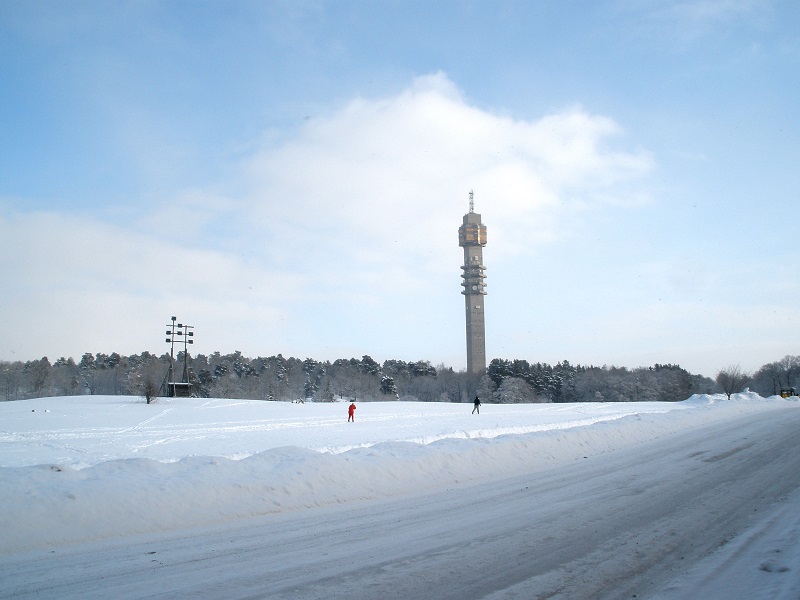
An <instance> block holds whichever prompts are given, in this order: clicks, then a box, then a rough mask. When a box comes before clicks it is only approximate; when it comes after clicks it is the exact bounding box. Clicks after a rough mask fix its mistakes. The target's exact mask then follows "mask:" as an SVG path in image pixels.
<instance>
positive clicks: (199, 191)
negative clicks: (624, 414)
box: [0, 0, 800, 376]
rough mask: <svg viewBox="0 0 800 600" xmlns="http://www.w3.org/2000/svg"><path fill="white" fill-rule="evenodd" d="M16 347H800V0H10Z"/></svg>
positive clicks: (558, 355) (4, 175)
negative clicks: (480, 287) (475, 289)
mask: <svg viewBox="0 0 800 600" xmlns="http://www.w3.org/2000/svg"><path fill="white" fill-rule="evenodd" d="M0 57H2V58H0V95H2V102H1V103H0V126H2V133H3V134H2V136H0V157H1V158H2V160H0V277H2V281H3V288H4V293H3V294H2V296H0V331H1V332H2V336H0V339H1V340H2V341H1V342H0V360H29V359H33V358H40V357H41V356H43V355H47V356H48V357H49V358H50V359H51V360H55V359H56V358H58V357H59V356H62V355H63V356H73V357H75V358H79V357H80V355H81V354H82V353H83V352H104V353H110V352H120V353H123V354H130V353H138V352H141V351H143V350H149V351H151V352H159V353H160V352H162V351H164V350H165V349H166V344H165V343H164V341H163V335H162V333H163V332H162V331H161V330H162V329H163V325H164V324H166V323H167V322H168V320H169V317H170V316H171V315H177V316H178V318H179V319H180V320H182V321H185V322H188V323H190V324H192V325H194V326H195V328H196V329H195V331H196V344H195V348H194V350H195V352H202V353H206V354H208V353H211V352H214V351H220V352H223V353H226V352H232V351H235V350H239V351H241V352H242V353H244V354H245V355H249V356H258V355H261V356H269V355H273V354H277V353H282V354H284V356H296V357H299V358H305V357H313V358H317V359H321V360H324V359H330V360H333V359H336V358H343V357H345V358H349V357H351V356H354V357H360V356H361V355H363V354H369V355H370V356H372V357H373V358H375V359H376V360H379V361H383V360H386V359H389V358H395V359H402V360H430V361H431V362H432V363H433V364H440V363H443V364H445V365H449V366H453V367H454V368H456V369H463V368H464V367H465V363H466V358H465V355H466V351H465V343H464V302H463V296H461V294H460V290H461V287H460V281H461V280H460V273H461V271H460V268H459V266H460V264H461V262H462V259H463V255H462V251H461V249H460V248H459V247H458V236H457V230H458V226H459V225H460V224H461V218H462V216H463V214H464V213H465V212H466V211H467V209H468V194H469V191H470V190H474V193H475V207H476V212H479V213H481V215H482V217H483V221H484V223H485V224H486V225H487V227H488V245H487V246H486V248H485V249H484V260H485V263H486V266H487V275H488V279H487V283H488V288H487V291H488V293H489V295H488V296H487V299H486V323H487V355H488V357H489V358H495V357H501V358H519V359H526V360H529V361H531V362H538V361H544V362H549V363H555V362H557V361H559V360H563V359H567V360H569V361H570V362H572V363H580V364H595V365H612V364H614V365H618V366H627V367H637V366H646V365H651V364H653V363H656V362H659V363H678V364H680V365H682V366H684V367H686V368H687V369H689V370H690V371H692V372H696V373H703V374H706V375H709V376H713V375H714V374H715V373H716V371H717V370H718V369H720V368H722V367H725V366H727V365H730V364H740V365H741V366H742V367H743V368H744V369H747V370H754V369H756V368H758V367H760V366H761V365H763V364H765V363H767V362H771V361H774V360H778V359H780V358H781V357H783V356H784V355H786V354H800V347H799V346H798V339H800V316H799V315H798V299H799V298H800V277H799V276H800V269H799V268H798V260H797V246H798V239H797V237H798V236H797V223H798V221H800V218H799V217H800V214H799V213H800V208H799V206H800V202H798V200H800V198H798V189H800V169H799V168H798V167H800V117H799V116H798V110H797V101H798V100H797V99H798V97H800V94H799V93H798V92H800V89H798V88H800V85H799V84H798V79H799V78H798V73H800V5H798V4H797V3H795V2H793V1H789V0H786V1H782V0H772V1H770V0H761V1H748V0H698V1H696V2H683V1H668V0H638V1H633V0H631V1H627V0H611V1H606V2H603V1H597V2H588V1H587V2H577V1H575V2H556V1H552V2H535V1H508V2H503V1H501V0H496V1H492V2H489V1H474V2H470V1H446V0H441V1H437V2H422V1H396V2H393V1H389V0H384V1H374V2H367V1H351V2H348V1H344V0H342V1H337V2H315V1H287V2H236V3H231V2H105V1H102V2H73V3H63V2H27V1H24V2H22V1H14V0H6V1H5V2H3V3H0Z"/></svg>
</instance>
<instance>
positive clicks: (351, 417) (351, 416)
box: [347, 402, 356, 423]
mask: <svg viewBox="0 0 800 600" xmlns="http://www.w3.org/2000/svg"><path fill="white" fill-rule="evenodd" d="M350 421H352V422H353V423H355V422H356V403H355V402H353V403H352V404H351V405H350V408H348V409H347V422H348V423H349V422H350Z"/></svg>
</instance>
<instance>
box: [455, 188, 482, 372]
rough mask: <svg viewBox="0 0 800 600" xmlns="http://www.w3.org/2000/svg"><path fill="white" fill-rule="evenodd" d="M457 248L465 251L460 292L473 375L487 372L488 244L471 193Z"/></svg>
mask: <svg viewBox="0 0 800 600" xmlns="http://www.w3.org/2000/svg"><path fill="white" fill-rule="evenodd" d="M458 245H459V246H461V247H462V248H464V264H463V265H462V267H461V270H462V273H461V277H462V279H463V281H462V282H461V287H463V288H464V289H463V290H461V293H462V294H464V306H465V308H466V317H467V372H468V373H470V374H471V375H483V374H484V373H486V325H485V321H484V316H483V304H484V302H483V300H484V298H483V297H484V296H485V295H486V284H485V283H484V279H485V278H486V275H485V274H484V271H485V270H486V267H484V266H483V247H484V246H485V245H486V225H483V224H482V223H481V216H480V215H479V214H478V213H476V212H475V202H474V197H473V193H472V192H471V191H470V193H469V212H468V213H467V214H465V215H464V223H463V224H462V225H461V227H459V228H458Z"/></svg>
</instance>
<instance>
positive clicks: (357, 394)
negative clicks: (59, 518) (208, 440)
mask: <svg viewBox="0 0 800 600" xmlns="http://www.w3.org/2000/svg"><path fill="white" fill-rule="evenodd" d="M790 358H791V359H792V360H789V359H790ZM184 365H185V371H186V374H187V378H188V380H189V382H190V383H191V384H192V389H193V392H194V395H196V396H200V397H215V398H243V399H256V400H279V401H295V400H306V399H309V400H314V401H317V402H331V401H336V400H341V399H355V400H359V401H378V400H415V401H422V402H471V401H472V397H473V395H474V394H476V393H477V394H478V395H479V396H480V397H481V399H482V400H483V401H484V402H489V403H492V402H495V403H522V402H633V401H665V402H674V401H680V400H685V399H686V398H688V397H689V396H691V395H692V394H703V393H718V392H720V391H721V389H720V387H719V386H718V385H717V384H716V383H715V382H714V381H712V380H711V379H709V378H707V377H703V376H702V375H693V374H691V373H689V372H688V371H686V370H685V369H683V368H682V367H680V366H678V365H671V364H663V365H662V364H656V365H654V366H651V367H641V368H636V369H627V368H625V367H606V366H604V367H596V366H581V365H571V364H570V363H569V362H568V361H562V362H559V363H557V364H555V365H549V364H546V363H529V362H528V361H525V360H505V359H494V360H492V361H491V363H490V364H489V367H488V369H487V373H486V375H485V376H484V377H482V378H480V379H479V380H476V379H475V378H474V377H471V376H470V375H469V374H467V373H465V372H457V371H454V370H453V369H452V368H451V367H446V366H444V365H439V366H436V367H434V366H433V365H432V364H431V363H430V362H428V361H417V362H405V361H402V360H386V361H384V362H383V363H379V362H377V361H375V360H373V359H372V358H371V357H370V356H368V355H364V356H362V357H361V358H360V359H359V358H349V359H339V360H335V361H333V362H331V361H317V360H314V359H311V358H306V359H299V358H293V357H289V358H284V357H283V356H282V355H280V354H278V355H277V356H270V357H267V358H263V357H258V358H248V357H245V356H243V355H242V354H241V353H240V352H234V353H232V354H224V355H223V354H220V353H219V352H215V353H213V354H210V355H203V354H198V355H197V356H191V355H187V356H186V357H185V361H184V356H183V354H182V353H180V354H179V355H178V356H177V358H176V359H175V361H174V364H173V369H174V375H173V378H172V379H173V380H175V381H181V380H182V379H183V376H182V375H183V372H184ZM169 368H170V356H169V354H163V355H161V356H156V355H154V354H151V353H149V352H143V353H141V354H134V355H131V356H122V355H120V354H118V353H116V352H114V353H111V354H102V353H98V354H96V355H95V354H92V353H86V354H84V355H83V356H82V357H81V359H80V361H78V362H75V360H73V359H72V358H63V357H62V358H59V359H58V360H56V361H55V362H53V363H51V362H50V360H48V358H47V357H43V358H42V359H40V360H34V361H27V362H19V361H18V362H0V399H3V400H18V399H23V398H35V397H43V396H71V395H80V394H103V395H135V396H144V395H146V394H147V393H148V391H149V392H150V393H155V395H164V394H165V388H164V384H165V383H166V380H167V373H168V371H169ZM799 374H800V357H786V358H785V359H783V360H782V361H778V362H776V363H771V364H770V365H765V366H764V367H763V368H762V369H761V370H759V372H758V373H757V374H756V375H754V376H753V379H752V381H753V385H752V386H751V387H752V389H753V390H754V391H758V392H759V393H761V394H762V395H772V394H777V393H779V391H780V389H783V388H785V387H790V386H792V385H796V380H797V378H798V375H799Z"/></svg>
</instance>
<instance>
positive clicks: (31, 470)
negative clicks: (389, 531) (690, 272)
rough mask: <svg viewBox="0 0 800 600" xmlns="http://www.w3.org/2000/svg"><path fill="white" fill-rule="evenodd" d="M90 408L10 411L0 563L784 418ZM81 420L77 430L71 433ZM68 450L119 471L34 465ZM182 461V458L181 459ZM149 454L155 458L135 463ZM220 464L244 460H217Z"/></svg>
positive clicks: (713, 406) (558, 411)
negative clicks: (353, 415)
mask: <svg viewBox="0 0 800 600" xmlns="http://www.w3.org/2000/svg"><path fill="white" fill-rule="evenodd" d="M89 398H90V399H88V400H84V399H83V398H70V399H64V400H67V402H66V403H65V404H66V406H68V407H69V409H70V410H68V411H67V412H63V411H60V410H57V409H55V408H54V407H55V406H59V408H63V407H62V406H61V405H60V404H59V403H58V399H39V400H37V401H25V402H15V403H6V405H5V406H0V416H3V417H4V419H3V422H4V423H11V424H12V426H13V424H14V422H16V424H17V425H18V426H19V427H18V431H15V432H9V431H5V432H3V433H2V437H0V448H2V449H3V454H2V456H3V458H4V461H6V462H8V460H9V459H8V456H13V457H14V458H15V459H16V460H17V461H18V463H19V464H20V465H22V466H6V467H4V468H2V469H0V503H2V506H3V507H4V510H3V511H2V512H0V528H1V529H2V531H3V532H4V536H3V541H2V542H0V553H13V552H19V551H23V550H32V549H37V548H43V547H52V546H54V545H58V544H69V543H75V542H84V541H95V540H101V539H107V538H111V537H118V536H119V537H122V536H127V535H131V534H138V533H149V532H156V531H161V530H170V529H178V528H189V527H196V526H200V525H209V524H212V523H220V522H224V521H228V520H232V519H242V518H248V517H253V516H256V515H263V514H267V513H274V512H280V511H287V510H297V509H302V508H308V507H317V506H324V505H330V504H336V503H344V502H350V501H355V500H365V499H372V498H382V497H390V496H396V495H401V494H408V493H418V492H420V491H425V490H432V489H435V488H441V487H447V486H452V485H456V484H459V483H463V482H469V481H477V480H480V479H484V478H487V477H491V476H495V475H497V474H500V473H502V474H505V475H513V474H516V473H521V472H523V471H528V472H529V471H532V470H536V469H544V468H549V467H552V466H555V465H557V464H559V463H562V462H564V461H574V460H581V459H583V458H585V457H587V456H589V455H596V454H600V453H605V452H611V451H614V450H617V449H620V448H624V447H626V446H630V445H632V444H637V443H640V442H643V441H646V440H650V439H653V438H657V437H659V436H663V435H666V434H669V433H673V432H676V431H680V430H684V429H686V428H689V427H693V426H699V425H704V424H708V423H710V422H714V421H719V420H724V419H729V418H732V417H735V416H738V415H743V414H747V413H748V412H751V411H755V410H765V409H768V408H770V407H772V406H774V407H776V408H780V407H783V406H785V401H784V400H781V399H777V398H773V399H766V400H765V399H762V398H760V397H757V396H754V395H743V396H740V397H737V398H735V399H734V400H732V401H730V402H729V401H727V400H725V401H724V402H723V401H721V400H722V399H724V396H721V397H720V396H694V397H692V398H690V399H689V400H687V401H685V402H681V403H675V404H657V403H642V404H580V405H509V406H505V405H500V406H498V405H485V406H484V407H482V409H483V414H482V415H480V416H477V415H475V416H471V415H469V412H468V411H469V410H470V408H469V407H467V406H466V405H451V404H447V405H443V404H428V403H386V404H361V405H360V406H359V412H357V418H358V419H359V420H358V421H357V423H355V424H352V423H351V424H347V423H345V422H344V416H343V414H339V413H341V412H342V407H341V406H337V405H333V406H332V405H316V404H312V405H309V404H306V405H285V404H277V403H266V402H242V401H238V402H234V401H199V400H189V399H186V400H182V401H180V402H177V401H176V402H174V403H171V404H169V405H164V406H162V407H153V408H152V409H150V407H148V409H146V410H150V412H149V413H148V412H145V410H142V407H143V406H144V407H146V406H147V405H144V404H136V403H134V402H132V401H131V399H128V402H127V404H126V403H125V402H124V401H121V400H119V398H118V397H114V398H113V400H108V399H107V400H105V401H102V400H96V399H94V400H93V399H91V397H89ZM32 406H33V408H31V407H32ZM45 406H49V407H50V408H45ZM100 407H105V408H109V407H111V410H106V411H104V410H100ZM237 407H238V408H237ZM221 408H224V409H225V410H224V411H223V412H224V413H225V414H226V415H227V418H226V419H225V420H220V415H221V414H222V413H221V412H220V410H221ZM298 409H299V411H302V412H299V411H298ZM44 410H50V411H51V412H50V413H44V417H45V418H44V419H43V420H44V421H45V423H44V424H43V423H42V420H40V419H38V416H41V415H37V412H36V411H42V412H43V411H44ZM93 410H94V411H96V412H92V411H93ZM165 410H166V411H167V412H165ZM242 410H244V411H245V413H241V411H242ZM208 411H212V413H213V415H212V417H211V418H210V419H209V418H207V416H206V414H207V412H208ZM237 411H240V412H237ZM131 413H132V414H133V417H131ZM153 413H155V415H153ZM245 414H246V415H248V416H249V417H250V420H247V419H245V418H244V416H245ZM59 415H63V416H61V417H59ZM146 415H150V416H147V417H146V419H145V420H144V421H142V420H141V417H142V416H146ZM176 415H177V416H178V417H177V418H176ZM268 415H271V416H268ZM5 417H9V418H5ZM132 418H133V420H134V421H135V420H136V419H139V421H137V422H136V423H134V424H132V425H131V424H129V421H130V420H131V419H132ZM76 420H77V421H80V422H82V427H77V428H74V429H69V428H66V427H64V425H65V424H69V423H72V424H73V425H74V423H75V421H76ZM157 421H161V424H157ZM512 421H516V422H518V423H519V424H518V425H516V426H512V425H511V422H512ZM309 424H310V426H309ZM309 427H310V428H309ZM312 432H313V433H315V434H316V435H311V433H312ZM254 435H255V436H256V438H263V439H261V444H260V446H261V447H266V449H264V450H261V451H258V452H252V453H251V452H250V451H248V450H247V448H254V447H257V446H258V444H256V443H255V440H254V438H253V436H254ZM54 440H55V441H54ZM65 440H68V444H67V445H68V446H69V448H71V449H72V450H75V449H76V448H77V449H78V450H79V451H76V452H74V453H73V454H76V455H80V456H83V458H84V460H86V461H89V462H92V461H96V460H97V459H98V457H108V456H111V455H113V454H116V455H117V458H112V459H110V460H103V461H102V462H98V463H96V464H91V465H90V466H84V464H83V463H82V462H81V460H79V459H74V458H72V459H71V460H73V461H74V463H75V466H70V465H69V464H66V463H56V462H53V463H49V464H37V465H31V464H29V461H30V460H31V459H32V457H41V456H43V455H47V453H48V452H51V453H54V454H55V455H58V456H61V455H62V454H63V452H64V448H63V447H61V446H59V445H58V443H56V441H58V442H59V443H63V442H64V441H65ZM187 440H189V441H188V442H187ZM276 440H277V441H280V442H288V441H291V442H293V443H288V444H287V445H283V446H277V445H275V443H276ZM320 440H323V441H324V443H323V444H321V445H318V444H317V442H319V441H320ZM409 440H412V441H409ZM347 447H350V448H352V449H349V450H343V449H344V448H347ZM153 448H156V449H159V451H158V452H154V451H153ZM170 448H171V450H170V451H168V452H163V451H164V450H165V449H170ZM176 448H177V449H180V450H181V451H183V452H185V453H186V456H184V457H182V458H180V459H176V457H175V456H174V454H173V452H174V450H175V449H176ZM314 448H316V449H314ZM145 449H147V450H150V451H151V454H152V455H153V456H154V457H157V458H158V460H154V459H150V458H136V457H135V456H136V455H137V454H140V453H143V452H144V450H145ZM234 449H238V451H239V452H233V451H232V450H234ZM203 450H205V451H206V453H207V455H205V456H203V455H200V453H201V452H202V451H203ZM7 451H8V452H7ZM215 451H216V452H215ZM224 453H228V454H229V455H231V456H236V457H238V456H245V457H244V458H241V459H238V460H236V459H234V458H226V457H224V456H209V455H212V454H224ZM67 462H69V461H67Z"/></svg>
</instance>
